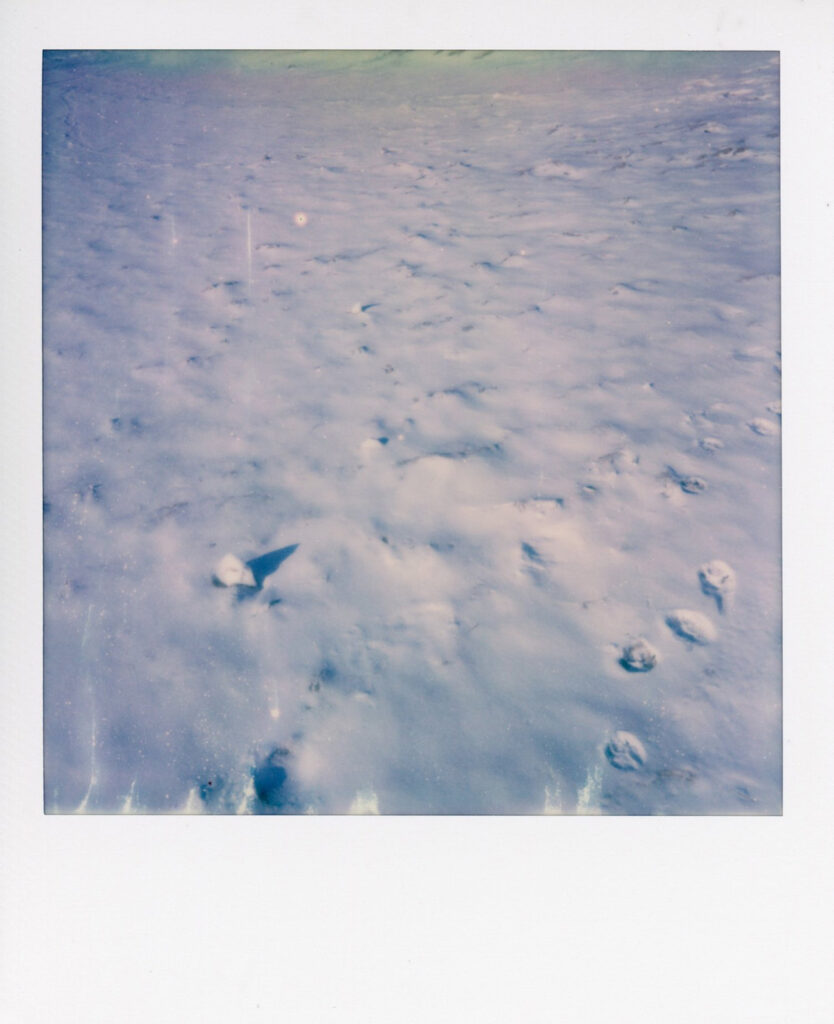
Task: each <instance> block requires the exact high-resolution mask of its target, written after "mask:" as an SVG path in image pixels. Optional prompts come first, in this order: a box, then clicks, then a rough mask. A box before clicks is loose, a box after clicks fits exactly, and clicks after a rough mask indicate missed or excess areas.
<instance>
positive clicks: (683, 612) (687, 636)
mask: <svg viewBox="0 0 834 1024" xmlns="http://www.w3.org/2000/svg"><path fill="white" fill-rule="evenodd" d="M666 625H667V626H668V627H669V629H671V630H672V632H673V633H674V634H675V636H679V637H680V638H681V640H688V641H689V642H690V643H693V644H700V645H702V646H703V645H705V644H708V643H711V642H712V641H713V640H715V638H716V636H717V635H718V634H717V633H716V630H715V626H713V624H712V623H711V622H710V620H709V619H708V618H707V617H706V615H702V614H701V612H693V611H689V610H688V609H685V608H678V609H676V610H675V611H673V612H672V613H671V614H669V615H667V616H666Z"/></svg>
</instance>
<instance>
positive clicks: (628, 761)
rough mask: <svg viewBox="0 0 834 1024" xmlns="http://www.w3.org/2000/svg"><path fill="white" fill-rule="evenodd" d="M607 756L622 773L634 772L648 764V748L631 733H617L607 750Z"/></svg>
mask: <svg viewBox="0 0 834 1024" xmlns="http://www.w3.org/2000/svg"><path fill="white" fill-rule="evenodd" d="M605 756H606V757H607V758H608V760H609V761H610V762H611V764H612V765H613V766H614V767H615V768H619V769H620V771H626V772H633V771H637V769H638V768H642V767H643V765H644V764H645V763H646V748H645V747H644V746H643V744H642V743H641V742H640V740H639V739H637V737H636V736H635V735H634V733H631V732H624V731H623V730H619V731H618V732H615V733H614V735H613V736H612V737H611V739H610V740H609V741H608V745H607V746H606V748H605Z"/></svg>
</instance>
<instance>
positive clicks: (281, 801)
mask: <svg viewBox="0 0 834 1024" xmlns="http://www.w3.org/2000/svg"><path fill="white" fill-rule="evenodd" d="M288 756H289V751H288V750H287V749H286V748H285V747H276V748H275V749H274V750H273V751H272V752H271V753H270V754H269V755H268V756H267V757H265V758H264V760H263V761H261V763H260V764H258V765H257V766H256V767H255V769H254V770H253V772H252V777H253V780H254V783H255V793H256V794H257V797H258V799H259V800H260V801H261V803H262V804H265V805H266V806H267V807H273V808H277V807H284V806H286V805H287V804H288V803H289V802H290V800H289V796H288V793H287V769H286V768H285V767H284V761H285V759H286V758H287V757H288Z"/></svg>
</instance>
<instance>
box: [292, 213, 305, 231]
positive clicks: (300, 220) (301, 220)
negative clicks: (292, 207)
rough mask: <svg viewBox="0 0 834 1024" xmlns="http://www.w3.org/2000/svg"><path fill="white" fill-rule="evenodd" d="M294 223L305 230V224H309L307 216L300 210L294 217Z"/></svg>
mask: <svg viewBox="0 0 834 1024" xmlns="http://www.w3.org/2000/svg"><path fill="white" fill-rule="evenodd" d="M293 221H294V222H295V224H296V225H297V226H298V227H300V228H303V227H304V226H305V224H306V223H307V214H306V213H302V212H301V211H300V210H299V211H298V213H296V214H294V215H293Z"/></svg>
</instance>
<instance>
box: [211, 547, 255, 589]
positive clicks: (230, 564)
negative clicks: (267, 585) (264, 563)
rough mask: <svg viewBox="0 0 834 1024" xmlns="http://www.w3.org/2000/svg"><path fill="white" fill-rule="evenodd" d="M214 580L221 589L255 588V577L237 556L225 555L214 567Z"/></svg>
mask: <svg viewBox="0 0 834 1024" xmlns="http://www.w3.org/2000/svg"><path fill="white" fill-rule="evenodd" d="M212 579H213V580H214V582H215V584H216V585H217V586H219V587H255V586H257V584H256V583H255V577H254V576H253V574H252V570H251V569H250V568H249V566H248V565H244V564H243V562H241V560H240V559H239V558H238V557H237V555H231V554H230V555H224V556H223V557H222V558H221V559H220V561H219V562H218V563H217V565H216V566H215V567H214V573H213V575H212Z"/></svg>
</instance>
